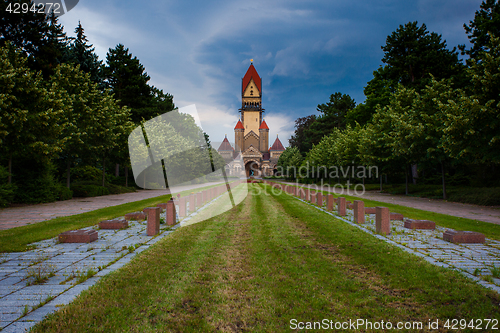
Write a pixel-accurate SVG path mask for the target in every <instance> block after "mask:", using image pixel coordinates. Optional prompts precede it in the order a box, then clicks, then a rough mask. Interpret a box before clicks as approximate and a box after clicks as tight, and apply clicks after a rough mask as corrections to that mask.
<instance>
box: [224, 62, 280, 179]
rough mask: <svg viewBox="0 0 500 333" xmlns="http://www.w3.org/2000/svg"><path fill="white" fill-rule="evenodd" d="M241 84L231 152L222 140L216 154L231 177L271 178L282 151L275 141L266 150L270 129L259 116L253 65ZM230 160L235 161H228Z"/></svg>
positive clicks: (259, 94)
mask: <svg viewBox="0 0 500 333" xmlns="http://www.w3.org/2000/svg"><path fill="white" fill-rule="evenodd" d="M252 61H253V60H252ZM241 81H242V82H241V109H239V111H240V119H239V120H238V122H237V123H236V126H235V127H234V149H233V147H232V146H231V144H230V143H229V141H228V140H227V138H225V139H224V141H223V142H222V144H221V145H220V147H219V149H218V151H219V153H220V154H221V156H223V157H224V159H225V160H226V162H227V165H228V168H229V174H230V175H239V174H240V173H244V174H245V175H246V176H247V177H249V176H257V177H259V176H270V175H273V174H275V172H277V168H276V166H277V164H278V159H279V156H280V155H281V153H282V152H283V151H284V150H285V148H284V147H283V145H282V144H281V142H280V140H279V139H278V138H276V141H275V142H274V144H273V145H272V146H271V147H269V127H268V126H267V123H266V121H265V120H264V119H263V116H262V113H263V112H264V109H263V108H262V81H261V79H260V76H259V74H258V73H257V71H256V70H255V67H254V66H253V63H252V64H250V67H248V70H247V72H246V73H245V76H244V77H243V79H242V80H241ZM240 154H241V155H240ZM231 156H232V158H234V161H230V160H231ZM238 156H239V157H238Z"/></svg>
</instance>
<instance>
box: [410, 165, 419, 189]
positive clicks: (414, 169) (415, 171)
mask: <svg viewBox="0 0 500 333" xmlns="http://www.w3.org/2000/svg"><path fill="white" fill-rule="evenodd" d="M411 178H412V180H413V185H417V178H418V169H417V165H416V164H412V166H411Z"/></svg>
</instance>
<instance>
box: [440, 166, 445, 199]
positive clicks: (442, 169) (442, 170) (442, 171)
mask: <svg viewBox="0 0 500 333" xmlns="http://www.w3.org/2000/svg"><path fill="white" fill-rule="evenodd" d="M441 175H442V177H443V199H444V200H446V181H445V177H444V163H443V161H441Z"/></svg>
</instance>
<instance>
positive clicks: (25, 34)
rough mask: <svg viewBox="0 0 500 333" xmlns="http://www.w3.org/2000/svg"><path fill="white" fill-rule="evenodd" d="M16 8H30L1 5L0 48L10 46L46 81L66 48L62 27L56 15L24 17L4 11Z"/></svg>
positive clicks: (16, 1)
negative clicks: (6, 43)
mask: <svg viewBox="0 0 500 333" xmlns="http://www.w3.org/2000/svg"><path fill="white" fill-rule="evenodd" d="M15 4H27V5H28V6H29V7H31V6H32V5H33V2H32V1H28V0H13V1H2V2H0V11H1V12H2V15H1V16H0V46H3V45H5V42H7V41H8V42H10V43H11V44H12V45H13V46H14V47H15V48H17V49H19V50H20V51H21V52H22V53H23V55H24V56H26V57H28V63H27V65H28V67H29V68H31V69H33V70H35V71H39V70H41V71H42V73H43V76H44V77H45V78H48V76H49V75H50V74H52V73H53V70H54V68H55V67H56V66H57V65H58V64H59V63H61V61H62V57H63V53H64V50H65V48H66V44H67V38H66V35H65V34H64V32H63V27H62V26H61V25H60V24H58V22H57V17H56V16H55V15H53V14H52V15H45V14H44V13H38V12H33V11H28V12H26V13H23V14H18V13H14V12H11V11H7V8H8V7H7V6H9V5H11V6H12V7H14V5H15Z"/></svg>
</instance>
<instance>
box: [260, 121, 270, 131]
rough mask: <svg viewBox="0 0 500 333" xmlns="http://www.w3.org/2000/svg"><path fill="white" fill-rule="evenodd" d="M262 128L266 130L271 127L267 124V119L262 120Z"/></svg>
mask: <svg viewBox="0 0 500 333" xmlns="http://www.w3.org/2000/svg"><path fill="white" fill-rule="evenodd" d="M261 129H264V130H268V129H269V127H267V124H266V121H265V120H262V122H261V123H260V127H259V130H261Z"/></svg>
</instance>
